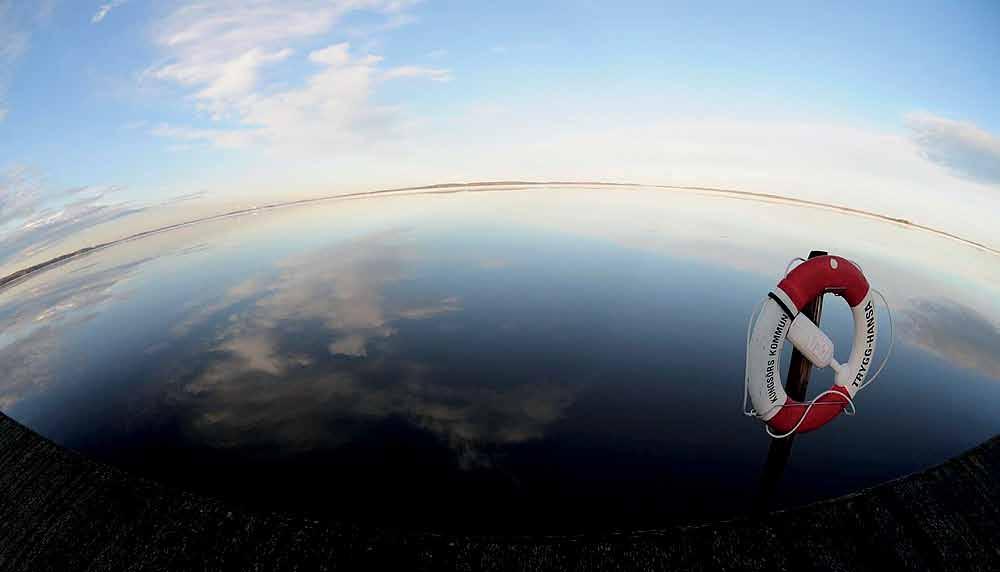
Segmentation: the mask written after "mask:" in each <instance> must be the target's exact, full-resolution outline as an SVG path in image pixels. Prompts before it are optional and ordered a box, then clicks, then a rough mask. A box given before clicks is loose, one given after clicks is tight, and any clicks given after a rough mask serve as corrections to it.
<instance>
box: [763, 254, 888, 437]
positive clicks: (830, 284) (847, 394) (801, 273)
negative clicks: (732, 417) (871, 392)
mask: <svg viewBox="0 0 1000 572" xmlns="http://www.w3.org/2000/svg"><path fill="white" fill-rule="evenodd" d="M824 293H832V294H836V295H838V296H841V297H843V298H844V299H845V300H846V301H847V303H848V304H849V305H850V306H851V313H852V314H853V315H854V344H853V345H852V347H851V357H850V359H848V361H847V363H846V364H843V365H841V366H840V367H839V370H838V371H837V374H836V377H835V379H834V385H833V387H831V388H830V389H831V390H832V392H831V393H827V394H826V395H823V396H822V397H820V398H819V399H817V400H816V405H815V406H814V407H812V408H810V409H808V410H807V404H804V403H800V402H798V401H796V400H794V399H791V398H790V397H788V395H787V394H786V393H785V389H784V387H783V386H782V383H781V374H780V372H779V368H780V367H781V366H780V364H781V350H782V347H783V346H784V343H785V338H786V336H787V335H788V331H789V329H790V328H791V325H792V322H793V321H795V320H805V321H808V318H807V317H806V316H805V315H801V314H799V312H800V311H801V310H802V308H803V307H805V305H806V304H808V303H809V302H811V301H812V300H813V299H814V298H816V296H819V295H820V294H824ZM810 324H811V322H810ZM877 337H878V321H877V317H876V312H875V304H874V302H873V301H872V296H871V292H870V289H869V286H868V281H867V280H866V279H865V277H864V275H863V274H862V273H861V269H860V268H858V267H857V266H856V265H855V264H854V263H853V262H851V261H849V260H847V259H846V258H841V257H839V256H818V257H816V258H810V259H809V260H807V261H805V262H803V263H802V264H800V265H799V266H797V267H795V269H793V270H792V271H791V272H789V273H788V275H787V276H785V278H784V279H782V280H781V282H779V283H778V286H777V288H776V289H775V291H774V292H772V293H771V295H770V296H769V297H768V298H767V300H766V301H765V302H764V306H763V308H762V309H761V312H760V315H759V316H758V318H757V322H756V324H755V325H754V328H753V334H752V335H751V337H750V347H749V348H748V356H749V357H748V363H747V372H748V375H749V379H748V382H747V389H748V392H749V394H750V400H751V402H752V403H753V408H754V410H755V411H756V412H757V415H758V416H760V417H761V419H763V420H764V421H765V422H766V423H767V424H768V425H769V426H770V427H771V429H773V430H774V431H776V432H779V433H787V432H789V431H792V430H793V429H794V428H795V426H796V425H798V429H797V430H796V432H798V433H805V432H808V431H812V430H814V429H818V428H820V427H822V426H823V425H825V424H826V423H828V422H830V421H831V420H832V419H833V418H835V417H836V416H837V415H839V414H840V412H841V411H843V410H844V408H845V407H846V406H847V404H848V403H849V401H848V398H853V397H854V394H855V393H856V392H857V391H858V389H859V388H860V387H861V386H862V385H863V384H864V381H865V377H866V376H867V375H868V370H869V369H870V366H871V364H872V359H873V356H874V355H875V340H876V338H877ZM799 349H800V351H802V352H803V354H807V352H806V350H805V349H804V348H799ZM807 355H808V354H807ZM814 365H816V366H818V367H823V366H825V365H827V364H826V363H822V364H814ZM807 411H808V413H807ZM803 415H805V419H803ZM800 420H801V421H802V423H801V424H799V421H800Z"/></svg>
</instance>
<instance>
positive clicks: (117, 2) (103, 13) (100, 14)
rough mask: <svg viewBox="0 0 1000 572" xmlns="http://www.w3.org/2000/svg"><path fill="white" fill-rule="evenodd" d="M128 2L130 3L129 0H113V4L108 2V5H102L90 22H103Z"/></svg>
mask: <svg viewBox="0 0 1000 572" xmlns="http://www.w3.org/2000/svg"><path fill="white" fill-rule="evenodd" d="M126 2H128V0H111V2H108V3H107V4H101V6H100V8H98V9H97V12H95V13H94V17H93V18H91V19H90V21H91V22H92V23H94V24H99V23H101V21H103V20H104V18H106V17H107V15H108V13H109V12H111V11H112V10H114V9H115V8H118V7H119V6H122V5H124V4H125V3H126Z"/></svg>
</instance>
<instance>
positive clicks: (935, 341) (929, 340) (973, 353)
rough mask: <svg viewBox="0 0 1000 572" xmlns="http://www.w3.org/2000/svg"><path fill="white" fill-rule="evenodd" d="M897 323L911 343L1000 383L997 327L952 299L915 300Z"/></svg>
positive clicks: (999, 338)
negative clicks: (899, 323)
mask: <svg viewBox="0 0 1000 572" xmlns="http://www.w3.org/2000/svg"><path fill="white" fill-rule="evenodd" d="M900 321H901V322H902V323H901V325H900V330H901V332H900V334H901V336H902V337H903V339H904V340H905V341H907V342H909V343H910V344H913V345H915V346H917V347H919V348H921V349H922V350H924V351H927V352H929V353H931V354H933V355H935V356H937V357H939V358H941V359H944V360H947V361H948V362H950V363H952V364H953V365H956V366H958V367H961V368H966V369H973V370H976V371H977V372H979V373H981V374H983V375H986V376H989V377H992V378H994V379H997V380H1000V328H998V327H997V324H996V323H994V322H991V321H990V320H989V319H988V318H987V317H985V316H983V315H982V314H980V313H979V312H977V311H976V310H974V309H972V308H970V307H968V306H965V305H962V304H960V303H958V302H954V301H951V300H944V299H918V300H915V301H913V302H912V305H911V306H910V307H908V308H906V309H905V310H904V311H903V312H902V316H901V320H900Z"/></svg>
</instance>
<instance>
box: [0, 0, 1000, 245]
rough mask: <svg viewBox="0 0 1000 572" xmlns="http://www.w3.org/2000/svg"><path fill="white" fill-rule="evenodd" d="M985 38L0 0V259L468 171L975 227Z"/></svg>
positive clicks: (811, 9) (780, 26) (996, 179)
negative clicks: (223, 208) (172, 218)
mask: <svg viewBox="0 0 1000 572" xmlns="http://www.w3.org/2000/svg"><path fill="white" fill-rule="evenodd" d="M876 4H877V5H876ZM996 62H1000V4H998V3H996V2H992V1H982V2H976V1H972V0H969V1H965V2H950V3H949V2H914V1H909V2H898V3H897V2H879V3H870V2H787V3H786V2H773V3H770V2H769V3H750V2H699V3H694V2H692V3H673V2H665V1H663V0H658V1H653V2H614V3H612V2H589V1H576V2H560V1H552V2H527V1H524V2H522V1H508V2H491V3H486V2H460V1H453V2H452V1H435V0H426V1H422V2H421V1H416V0H329V1H320V0H244V1H241V2H235V1H226V0H216V1H212V2H199V1H176V2H168V1H159V0H96V1H89V0H75V1H72V2H70V1H59V0H37V1H29V0H0V240H2V241H3V242H6V250H4V249H3V248H0V251H4V252H6V254H4V252H0V263H4V262H10V260H11V259H13V260H15V261H16V260H28V259H30V258H31V255H32V254H34V253H37V252H39V249H40V248H41V249H42V250H44V248H46V247H50V246H53V245H58V244H61V241H62V240H63V239H65V238H66V237H67V236H71V235H73V234H75V233H77V232H79V231H80V230H81V229H85V228H90V227H94V226H103V228H110V229H112V231H109V232H112V233H113V232H124V230H125V227H126V226H128V225H132V226H134V227H135V228H129V230H141V228H139V227H141V226H142V225H143V224H145V225H149V224H151V220H152V218H151V217H150V216H137V215H141V214H142V213H147V215H148V214H149V213H151V212H153V211H154V210H156V211H157V212H160V210H162V209H160V210H157V207H171V208H172V209H174V210H170V211H169V212H179V210H183V209H177V207H178V205H182V206H185V208H187V209H188V210H187V211H185V212H193V211H194V207H193V206H191V205H220V204H222V203H226V204H242V205H249V204H256V203H258V202H263V201H272V200H281V199H282V198H299V197H302V196H317V195H323V194H335V193H340V192H348V191H357V190H371V189H379V188H386V187H396V186H410V185H423V184H435V183H449V182H466V181H484V180H599V181H608V182H630V183H648V184H667V185H685V186H705V187H720V188H727V189H735V190H743V191H752V192H764V193H773V194H779V195H783V196H788V197H792V198H802V199H807V200H815V201H822V202H826V203H832V204H836V205H841V206H848V207H852V208H861V209H866V210H871V211H875V212H878V213H881V214H886V215H889V216H894V217H902V218H907V219H909V220H912V221H914V222H918V223H921V224H925V225H928V226H932V227H935V228H940V229H942V230H945V231H948V232H952V233H955V234H958V235H960V236H963V237H967V238H969V239H971V240H975V241H978V242H982V243H984V244H987V245H990V246H992V247H994V248H997V247H1000V230H998V228H1000V225H998V224H996V219H997V218H998V217H997V214H998V213H1000V106H998V105H997V101H1000V99H998V94H1000V73H997V63H996ZM199 208H201V209H202V210H205V211H207V210H211V209H212V208H216V207H214V206H211V207H209V206H202V207H199ZM125 221H130V222H128V225H126V224H125ZM39 245H41V246H39Z"/></svg>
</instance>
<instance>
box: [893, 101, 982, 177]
mask: <svg viewBox="0 0 1000 572" xmlns="http://www.w3.org/2000/svg"><path fill="white" fill-rule="evenodd" d="M906 123H907V126H908V127H909V128H910V130H911V132H912V136H913V140H914V142H915V143H916V144H917V145H918V146H919V147H920V150H921V153H923V155H924V157H926V158H927V159H928V160H930V161H933V162H934V163H938V164H940V165H943V166H944V167H947V168H948V169H950V170H951V171H953V172H954V173H956V174H958V175H960V176H962V177H965V178H968V179H972V180H974V181H978V182H982V183H990V184H1000V138H998V137H997V136H995V135H993V134H991V133H988V132H986V131H985V130H983V129H981V128H979V127H977V126H976V125H974V124H972V123H968V122H965V121H955V120H952V119H946V118H944V117H940V116H937V115H932V114H930V113H915V114H911V115H909V116H908V117H907V120H906Z"/></svg>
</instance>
